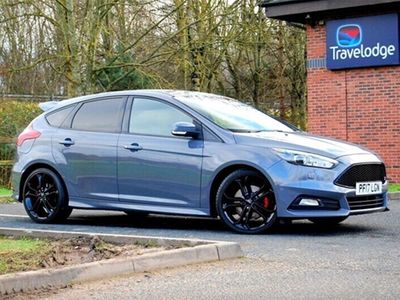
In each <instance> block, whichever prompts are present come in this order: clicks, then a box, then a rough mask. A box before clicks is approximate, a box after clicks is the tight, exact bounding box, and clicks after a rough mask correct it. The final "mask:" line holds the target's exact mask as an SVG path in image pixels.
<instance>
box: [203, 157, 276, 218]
mask: <svg viewBox="0 0 400 300" xmlns="http://www.w3.org/2000/svg"><path fill="white" fill-rule="evenodd" d="M241 169H242V170H253V171H256V172H258V173H260V174H261V175H262V176H263V177H264V178H265V179H266V180H267V181H268V182H269V184H270V185H271V187H272V188H273V184H272V180H271V178H270V176H268V174H266V173H265V172H264V171H262V170H260V169H259V168H257V167H255V166H253V165H251V164H246V163H236V164H232V165H229V166H224V167H223V168H222V169H220V170H218V172H217V174H216V175H215V176H214V178H213V180H212V184H211V188H210V194H209V197H210V214H211V216H212V217H217V215H218V213H217V210H216V195H217V191H218V188H219V186H220V185H221V183H222V181H223V180H224V179H225V178H226V177H227V176H228V175H229V174H231V173H232V172H234V171H236V170H241Z"/></svg>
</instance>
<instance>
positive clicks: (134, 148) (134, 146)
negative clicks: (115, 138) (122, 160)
mask: <svg viewBox="0 0 400 300" xmlns="http://www.w3.org/2000/svg"><path fill="white" fill-rule="evenodd" d="M124 148H125V149H126V150H130V151H139V150H143V147H142V146H140V145H139V144H137V143H133V144H130V145H126V146H124Z"/></svg>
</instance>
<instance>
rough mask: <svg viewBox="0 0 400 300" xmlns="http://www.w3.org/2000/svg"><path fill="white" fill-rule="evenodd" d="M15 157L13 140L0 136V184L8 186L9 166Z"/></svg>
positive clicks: (10, 166)
mask: <svg viewBox="0 0 400 300" xmlns="http://www.w3.org/2000/svg"><path fill="white" fill-rule="evenodd" d="M14 157H15V140H14V139H12V138H6V137H0V186H5V187H10V183H11V182H10V177H11V168H12V165H13V163H14Z"/></svg>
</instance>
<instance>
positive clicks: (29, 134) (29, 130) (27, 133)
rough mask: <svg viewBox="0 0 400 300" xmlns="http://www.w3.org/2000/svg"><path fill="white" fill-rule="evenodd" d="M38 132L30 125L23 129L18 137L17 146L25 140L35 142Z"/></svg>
mask: <svg viewBox="0 0 400 300" xmlns="http://www.w3.org/2000/svg"><path fill="white" fill-rule="evenodd" d="M40 134H41V133H40V132H39V131H37V130H35V129H33V127H32V125H29V126H28V127H26V128H25V130H24V131H22V132H21V134H20V135H19V136H18V139H17V146H21V145H22V144H23V143H24V142H25V141H27V140H35V139H37V138H38V137H39V136H40Z"/></svg>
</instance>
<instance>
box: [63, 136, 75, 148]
mask: <svg viewBox="0 0 400 300" xmlns="http://www.w3.org/2000/svg"><path fill="white" fill-rule="evenodd" d="M59 143H60V144H61V145H64V146H66V147H68V146H72V145H74V144H75V142H74V141H73V140H71V139H70V138H66V139H65V140H63V141H61V142H59Z"/></svg>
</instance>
